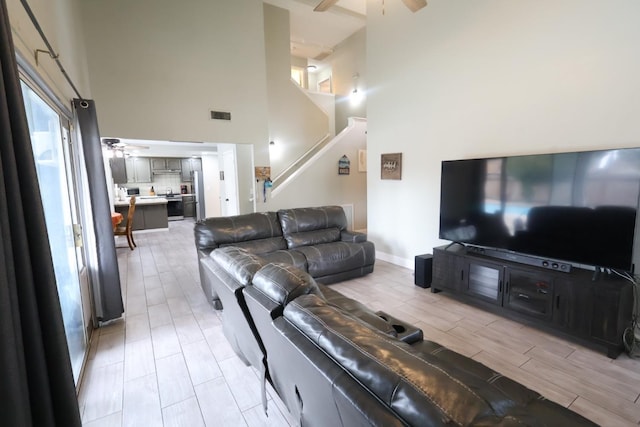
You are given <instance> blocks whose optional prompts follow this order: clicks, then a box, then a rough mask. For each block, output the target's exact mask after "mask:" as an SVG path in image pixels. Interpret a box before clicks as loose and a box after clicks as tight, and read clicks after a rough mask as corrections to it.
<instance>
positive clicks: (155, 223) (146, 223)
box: [114, 196, 169, 230]
mask: <svg viewBox="0 0 640 427" xmlns="http://www.w3.org/2000/svg"><path fill="white" fill-rule="evenodd" d="M114 207H115V211H116V212H120V213H121V214H122V216H123V217H124V221H123V223H121V224H120V225H126V221H127V213H128V212H129V197H126V198H123V199H122V200H116V201H115V203H114ZM167 218H168V216H167V199H165V198H164V197H158V196H138V197H136V211H135V213H134V215H133V230H153V229H167V228H169V222H168V219H167Z"/></svg>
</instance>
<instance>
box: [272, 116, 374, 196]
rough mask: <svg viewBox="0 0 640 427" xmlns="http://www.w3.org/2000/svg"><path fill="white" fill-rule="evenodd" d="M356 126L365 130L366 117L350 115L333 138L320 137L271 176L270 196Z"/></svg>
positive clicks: (274, 194)
mask: <svg viewBox="0 0 640 427" xmlns="http://www.w3.org/2000/svg"><path fill="white" fill-rule="evenodd" d="M358 126H364V130H365V131H366V126H367V119H364V118H359V117H350V118H349V120H348V125H347V127H346V128H344V129H343V130H342V132H340V133H339V134H338V135H336V136H335V137H334V138H331V137H330V136H329V134H327V135H326V136H324V137H323V138H321V139H320V140H319V141H318V142H317V143H316V144H314V145H313V147H311V148H310V149H309V150H308V151H307V152H306V153H304V154H303V155H302V156H300V157H299V158H298V159H297V160H296V161H295V162H293V163H292V164H291V165H290V166H289V167H287V168H286V169H285V170H284V171H282V172H281V173H279V174H278V175H277V176H276V177H275V178H273V180H272V183H273V187H272V189H271V197H275V196H277V195H278V193H280V192H281V191H282V189H283V188H284V187H286V185H287V184H288V183H289V182H291V181H292V180H293V179H295V177H296V175H297V174H299V173H301V172H302V171H303V170H305V169H306V168H307V167H309V166H310V165H311V164H312V163H314V161H315V159H317V158H319V157H320V156H322V155H323V153H324V151H325V150H328V149H329V148H330V147H332V146H333V145H334V144H336V143H338V142H339V141H340V140H342V139H343V138H345V136H346V135H347V134H348V133H349V132H351V131H352V130H354V128H357V127H358Z"/></svg>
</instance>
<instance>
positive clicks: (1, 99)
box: [0, 0, 81, 427]
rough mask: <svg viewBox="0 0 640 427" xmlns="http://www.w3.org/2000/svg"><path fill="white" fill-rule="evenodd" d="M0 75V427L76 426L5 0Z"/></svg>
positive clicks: (1, 2) (1, 3)
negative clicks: (0, 236) (0, 235)
mask: <svg viewBox="0 0 640 427" xmlns="http://www.w3.org/2000/svg"><path fill="white" fill-rule="evenodd" d="M0 74H1V79H0V132H1V133H0V231H1V232H2V243H0V425H3V426H5V425H6V426H20V427H22V426H80V425H81V423H80V414H79V411H78V403H77V400H76V392H75V386H74V382H73V374H72V371H71V361H70V359H69V353H68V350H67V341H66V337H65V331H64V325H63V322H62V313H61V311H60V303H59V300H58V291H57V289H56V281H55V276H54V272H53V262H52V260H51V251H50V249H49V241H48V237H47V230H46V227H45V221H44V212H43V209H42V203H41V200H40V190H39V188H38V178H37V175H36V169H35V165H34V161H33V154H32V151H31V142H30V139H29V129H28V127H27V119H26V115H25V111H24V103H23V100H22V93H21V91H20V85H19V80H18V71H17V66H16V62H15V52H14V48H13V42H12V39H11V27H10V26H9V17H8V13H7V7H6V3H5V0H0Z"/></svg>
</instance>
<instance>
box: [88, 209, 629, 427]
mask: <svg viewBox="0 0 640 427" xmlns="http://www.w3.org/2000/svg"><path fill="white" fill-rule="evenodd" d="M169 225H170V227H169V231H168V232H167V231H161V232H153V233H137V234H136V236H135V239H136V243H138V247H137V248H136V249H135V250H134V251H131V250H129V249H128V247H127V248H124V247H123V248H118V250H117V251H118V263H119V267H120V276H121V280H122V292H123V298H124V301H125V306H126V315H125V317H124V319H120V320H117V321H114V322H112V323H111V324H109V325H107V326H104V327H102V328H100V329H98V330H96V331H95V332H94V337H93V339H92V345H91V350H90V353H89V360H88V363H87V366H86V369H85V375H84V379H83V383H82V386H81V389H80V392H79V396H78V401H79V404H80V411H81V415H82V420H83V424H84V425H85V426H91V427H97V426H107V427H120V426H137V425H142V426H145V427H155V426H189V427H192V426H216V427H217V426H234V427H235V426H250V427H252V426H289V425H294V424H293V423H292V422H291V420H290V419H289V416H288V413H287V411H286V409H284V407H283V405H282V403H281V402H280V401H279V399H278V398H277V396H275V393H273V392H270V396H269V417H265V415H264V413H263V411H262V405H261V403H260V383H259V380H258V375H257V373H256V372H255V371H254V370H253V369H252V368H249V367H246V366H244V365H243V364H242V362H240V360H239V359H238V358H237V357H236V356H235V354H234V353H233V350H232V349H231V348H230V346H229V345H228V343H227V341H226V340H225V338H224V335H223V333H222V325H221V323H220V318H219V316H218V314H217V313H216V312H215V310H213V309H212V308H211V306H210V305H209V304H208V303H207V302H206V300H205V298H204V294H203V293H202V290H201V288H200V284H199V277H198V266H197V255H196V250H195V247H194V243H193V240H194V239H193V221H191V220H185V221H175V222H170V223H169ZM122 244H124V245H125V246H126V243H125V242H124V241H119V242H118V245H119V246H120V245H122ZM333 286H334V288H335V289H337V290H339V291H341V292H342V293H344V294H346V295H348V296H350V297H352V298H355V299H358V300H359V301H361V302H363V303H365V304H367V305H368V306H369V307H371V308H372V309H374V310H384V311H386V312H387V313H389V314H391V315H393V316H395V317H398V318H400V319H403V320H405V321H407V322H410V323H413V324H415V325H417V326H419V327H420V328H422V330H423V331H424V335H425V339H430V340H433V341H437V342H439V343H440V344H442V345H445V346H447V347H449V348H451V349H453V350H455V351H457V352H459V353H461V354H464V355H466V356H468V357H472V358H474V359H475V360H477V361H479V362H481V363H484V364H485V365H487V366H489V367H491V368H492V369H495V370H496V371H498V372H500V373H502V374H504V375H506V376H508V377H510V378H512V379H514V380H516V381H518V382H521V383H522V384H524V385H526V386H527V387H529V388H531V389H533V390H536V391H537V392H539V393H541V394H542V395H544V396H546V397H547V398H549V399H551V400H554V401H556V402H558V403H560V404H561V405H564V406H566V407H569V408H571V409H573V410H574V411H576V412H578V413H581V414H583V415H584V416H586V417H587V418H590V419H592V420H593V421H595V422H596V423H598V424H601V425H603V426H616V427H618V426H637V425H638V424H639V423H640V399H639V396H640V360H637V359H630V358H629V357H627V356H626V355H624V354H623V355H621V356H620V357H618V359H616V360H611V359H609V358H607V357H606V355H604V354H601V353H597V352H594V351H592V350H589V349H587V348H584V347H582V346H580V345H577V344H575V343H573V342H569V341H566V340H563V339H561V338H558V337H556V336H553V335H549V334H547V333H545V332H541V331H539V330H536V329H533V328H531V327H529V326H525V325H523V324H520V323H517V322H513V321H511V320H508V319H505V318H503V317H500V316H497V315H494V314H491V313H487V312H485V311H482V310H479V309H476V308H474V307H471V306H468V305H465V304H463V303H460V302H458V301H456V300H454V299H452V298H450V297H449V296H447V295H446V294H445V293H439V294H432V293H431V292H430V291H429V290H428V289H422V288H419V287H416V286H414V285H413V271H412V270H408V269H405V268H402V267H398V266H395V265H393V264H389V263H386V262H383V261H378V262H377V263H376V267H375V271H374V272H373V273H372V274H370V275H367V276H365V277H363V278H359V279H355V280H350V281H347V282H343V283H339V284H335V285H333ZM274 396H275V397H274Z"/></svg>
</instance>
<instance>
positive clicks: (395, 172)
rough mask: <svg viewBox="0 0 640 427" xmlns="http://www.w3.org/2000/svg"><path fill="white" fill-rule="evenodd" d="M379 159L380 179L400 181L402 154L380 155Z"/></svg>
mask: <svg viewBox="0 0 640 427" xmlns="http://www.w3.org/2000/svg"><path fill="white" fill-rule="evenodd" d="M380 158H381V164H380V178H381V179H398V180H399V179H402V153H390V154H382V155H381V156H380Z"/></svg>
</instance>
